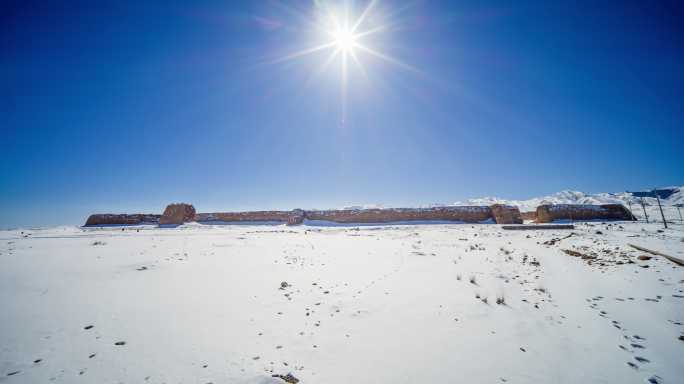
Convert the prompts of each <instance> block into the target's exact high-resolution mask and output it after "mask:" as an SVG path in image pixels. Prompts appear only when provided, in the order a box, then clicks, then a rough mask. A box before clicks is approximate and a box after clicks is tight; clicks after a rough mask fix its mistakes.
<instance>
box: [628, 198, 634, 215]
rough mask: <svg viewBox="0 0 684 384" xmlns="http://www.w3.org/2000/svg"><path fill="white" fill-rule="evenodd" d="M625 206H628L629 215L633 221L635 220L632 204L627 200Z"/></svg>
mask: <svg viewBox="0 0 684 384" xmlns="http://www.w3.org/2000/svg"><path fill="white" fill-rule="evenodd" d="M627 205H628V206H629V214H630V215H632V217H633V218H634V220H636V216H634V212H632V202H631V201H630V200H629V198H628V200H627Z"/></svg>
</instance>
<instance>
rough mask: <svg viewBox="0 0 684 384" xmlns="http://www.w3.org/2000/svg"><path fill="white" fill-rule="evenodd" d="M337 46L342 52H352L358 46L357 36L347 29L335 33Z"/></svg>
mask: <svg viewBox="0 0 684 384" xmlns="http://www.w3.org/2000/svg"><path fill="white" fill-rule="evenodd" d="M334 37H335V45H336V46H337V48H338V49H340V50H342V51H346V52H348V51H351V50H352V48H354V46H355V45H356V36H355V35H354V34H353V33H352V32H351V31H349V30H347V29H339V30H337V31H335V33H334Z"/></svg>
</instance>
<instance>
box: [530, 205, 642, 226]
mask: <svg viewBox="0 0 684 384" xmlns="http://www.w3.org/2000/svg"><path fill="white" fill-rule="evenodd" d="M556 220H577V221H585V220H634V217H633V216H632V214H631V213H630V212H629V210H627V208H625V206H623V205H621V204H604V205H584V204H577V205H574V204H555V205H540V206H539V207H537V222H539V223H550V222H552V221H556Z"/></svg>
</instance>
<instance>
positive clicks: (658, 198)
mask: <svg viewBox="0 0 684 384" xmlns="http://www.w3.org/2000/svg"><path fill="white" fill-rule="evenodd" d="M653 194H654V195H655V197H656V200H658V208H660V217H662V218H663V224H665V229H667V220H665V214H664V213H663V207H662V206H661V205H660V197H658V190H656V189H654V190H653Z"/></svg>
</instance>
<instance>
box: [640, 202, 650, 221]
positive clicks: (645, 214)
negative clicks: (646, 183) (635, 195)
mask: <svg viewBox="0 0 684 384" xmlns="http://www.w3.org/2000/svg"><path fill="white" fill-rule="evenodd" d="M639 202H641V208H642V209H643V210H644V216H645V217H646V224H648V213H646V206H645V205H644V198H643V197H640V198H639Z"/></svg>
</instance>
